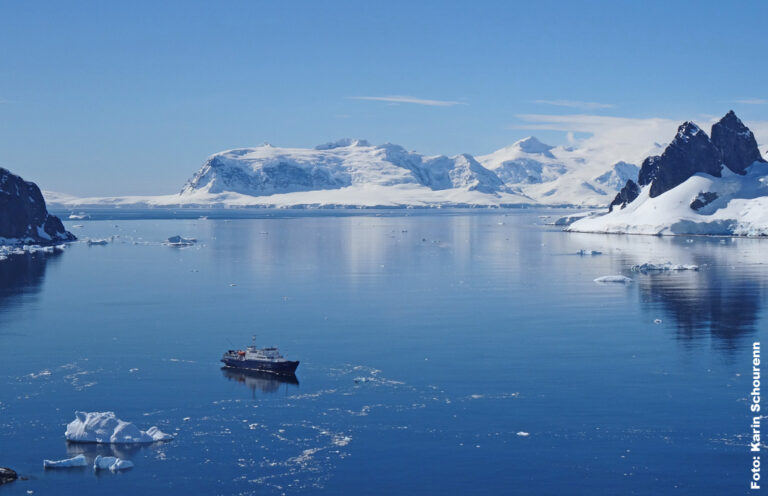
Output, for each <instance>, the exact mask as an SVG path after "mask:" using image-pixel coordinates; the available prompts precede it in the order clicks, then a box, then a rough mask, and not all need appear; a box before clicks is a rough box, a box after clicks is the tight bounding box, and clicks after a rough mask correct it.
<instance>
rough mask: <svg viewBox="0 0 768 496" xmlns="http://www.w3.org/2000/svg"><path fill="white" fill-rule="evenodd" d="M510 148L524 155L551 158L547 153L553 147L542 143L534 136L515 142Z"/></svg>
mask: <svg viewBox="0 0 768 496" xmlns="http://www.w3.org/2000/svg"><path fill="white" fill-rule="evenodd" d="M512 147H514V148H517V149H519V150H520V151H521V152H524V153H533V154H538V155H544V156H546V157H550V158H553V157H552V154H551V153H550V152H549V151H550V150H551V149H552V148H554V146H550V145H547V144H544V143H542V142H541V141H539V140H538V139H537V138H536V137H535V136H528V137H527V138H523V139H521V140H518V141H515V142H514V143H513V144H512Z"/></svg>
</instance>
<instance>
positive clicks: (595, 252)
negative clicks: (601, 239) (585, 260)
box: [576, 250, 603, 255]
mask: <svg viewBox="0 0 768 496" xmlns="http://www.w3.org/2000/svg"><path fill="white" fill-rule="evenodd" d="M576 254H577V255H602V254H603V252H601V251H597V250H579V251H577V252H576Z"/></svg>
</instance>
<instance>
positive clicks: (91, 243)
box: [86, 239, 109, 246]
mask: <svg viewBox="0 0 768 496" xmlns="http://www.w3.org/2000/svg"><path fill="white" fill-rule="evenodd" d="M86 243H88V246H94V245H96V246H100V245H106V244H108V243H109V240H108V239H89V240H87V241H86Z"/></svg>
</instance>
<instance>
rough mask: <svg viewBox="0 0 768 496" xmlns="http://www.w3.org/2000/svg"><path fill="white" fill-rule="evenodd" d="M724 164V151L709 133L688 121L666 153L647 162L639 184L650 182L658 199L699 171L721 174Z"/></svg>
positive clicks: (678, 131)
mask: <svg viewBox="0 0 768 496" xmlns="http://www.w3.org/2000/svg"><path fill="white" fill-rule="evenodd" d="M721 163H722V159H721V153H720V151H719V150H718V149H717V148H715V146H714V145H713V144H712V141H710V139H709V137H708V136H707V134H706V133H705V132H704V131H702V130H701V129H700V128H699V126H697V125H696V124H694V123H693V122H684V123H683V124H682V125H681V126H680V127H679V128H678V129H677V135H676V136H675V139H673V140H672V142H671V143H670V144H669V146H667V148H666V150H664V153H662V154H661V155H660V156H655V157H648V158H647V159H645V160H644V161H643V165H642V166H641V167H640V173H639V175H638V181H637V183H638V184H639V185H640V186H647V185H649V184H650V185H651V190H650V196H651V198H654V197H657V196H659V195H660V194H662V193H664V192H666V191H669V190H670V189H672V188H674V187H675V186H677V185H678V184H681V183H682V182H683V181H685V180H686V179H688V178H689V177H691V176H692V175H694V174H696V173H697V172H704V173H706V174H709V175H711V176H715V177H720V168H721Z"/></svg>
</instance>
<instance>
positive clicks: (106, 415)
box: [64, 412, 173, 444]
mask: <svg viewBox="0 0 768 496" xmlns="http://www.w3.org/2000/svg"><path fill="white" fill-rule="evenodd" d="M64 437H66V438H67V441H70V442H74V443H105V444H148V443H154V442H157V441H170V440H171V439H173V436H172V435H171V434H166V433H164V432H163V431H161V430H160V429H158V428H157V427H150V428H149V429H147V430H146V431H142V430H140V429H139V428H138V427H136V426H135V425H133V424H132V423H130V422H125V421H123V420H120V419H119V418H117V417H116V416H115V414H114V412H75V420H73V421H72V422H70V423H69V424H68V425H67V430H66V432H64Z"/></svg>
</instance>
